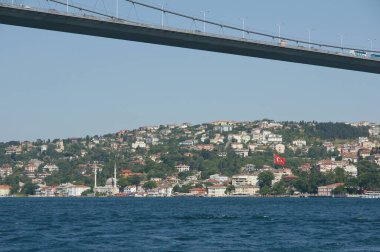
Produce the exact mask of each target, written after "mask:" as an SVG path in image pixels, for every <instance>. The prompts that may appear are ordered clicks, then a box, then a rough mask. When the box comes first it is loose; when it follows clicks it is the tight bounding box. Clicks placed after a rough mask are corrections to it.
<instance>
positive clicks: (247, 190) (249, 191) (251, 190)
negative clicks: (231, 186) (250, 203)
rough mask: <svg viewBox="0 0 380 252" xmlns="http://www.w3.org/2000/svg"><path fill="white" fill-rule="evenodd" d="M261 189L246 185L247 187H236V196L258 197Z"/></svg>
mask: <svg viewBox="0 0 380 252" xmlns="http://www.w3.org/2000/svg"><path fill="white" fill-rule="evenodd" d="M259 191H260V187H258V186H253V185H245V186H236V187H235V192H234V193H233V194H234V195H249V196H253V195H257V194H259Z"/></svg>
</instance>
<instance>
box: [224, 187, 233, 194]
mask: <svg viewBox="0 0 380 252" xmlns="http://www.w3.org/2000/svg"><path fill="white" fill-rule="evenodd" d="M233 191H235V186H233V185H228V186H227V189H226V191H225V194H231V192H233Z"/></svg>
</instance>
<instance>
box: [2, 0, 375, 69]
mask: <svg viewBox="0 0 380 252" xmlns="http://www.w3.org/2000/svg"><path fill="white" fill-rule="evenodd" d="M0 23H3V24H9V25H17V26H23V27H30V28H39V29H46V30H53V31H61V32H69V33H76V34H84V35H91V36H99V37H106V38H114V39H122V40H130V41H138V42H145V43H152V44H159V45H167V46H175V47H182V48H190V49H198V50H205V51H212V52H219V53H228V54H235V55H242V56H250V57H258V58H264V59H272V60H281V61H288V62H295V63H302V64H309V65H317V66H324V67H332V68H340V69H347V70H355V71H361V72H368V73H376V74H380V61H377V60H371V59H364V58H358V57H353V56H348V55H342V54H339V53H334V52H327V51H318V50H308V49H306V48H301V47H291V46H287V47H281V46H278V45H274V44H269V43H265V42H259V41H252V40H245V39H237V38H230V37H222V36H217V35H210V34H203V33H201V32H193V31H185V30H176V29H171V28H161V27H156V26H150V25H145V24H138V23H133V22H127V21H124V20H117V19H109V20H106V19H101V18H99V17H90V16H79V15H74V14H65V13H59V12H55V11H51V10H46V11H43V10H35V9H30V8H24V7H15V6H9V5H5V4H0Z"/></svg>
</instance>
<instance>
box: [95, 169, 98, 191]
mask: <svg viewBox="0 0 380 252" xmlns="http://www.w3.org/2000/svg"><path fill="white" fill-rule="evenodd" d="M97 170H98V169H97V167H95V172H94V174H95V175H94V177H95V178H94V191H95V188H96V172H97Z"/></svg>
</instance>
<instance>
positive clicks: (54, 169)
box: [42, 164, 59, 173]
mask: <svg viewBox="0 0 380 252" xmlns="http://www.w3.org/2000/svg"><path fill="white" fill-rule="evenodd" d="M58 170H59V168H58V166H56V165H55V164H47V165H45V166H44V167H42V171H43V172H50V173H52V172H57V171H58Z"/></svg>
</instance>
